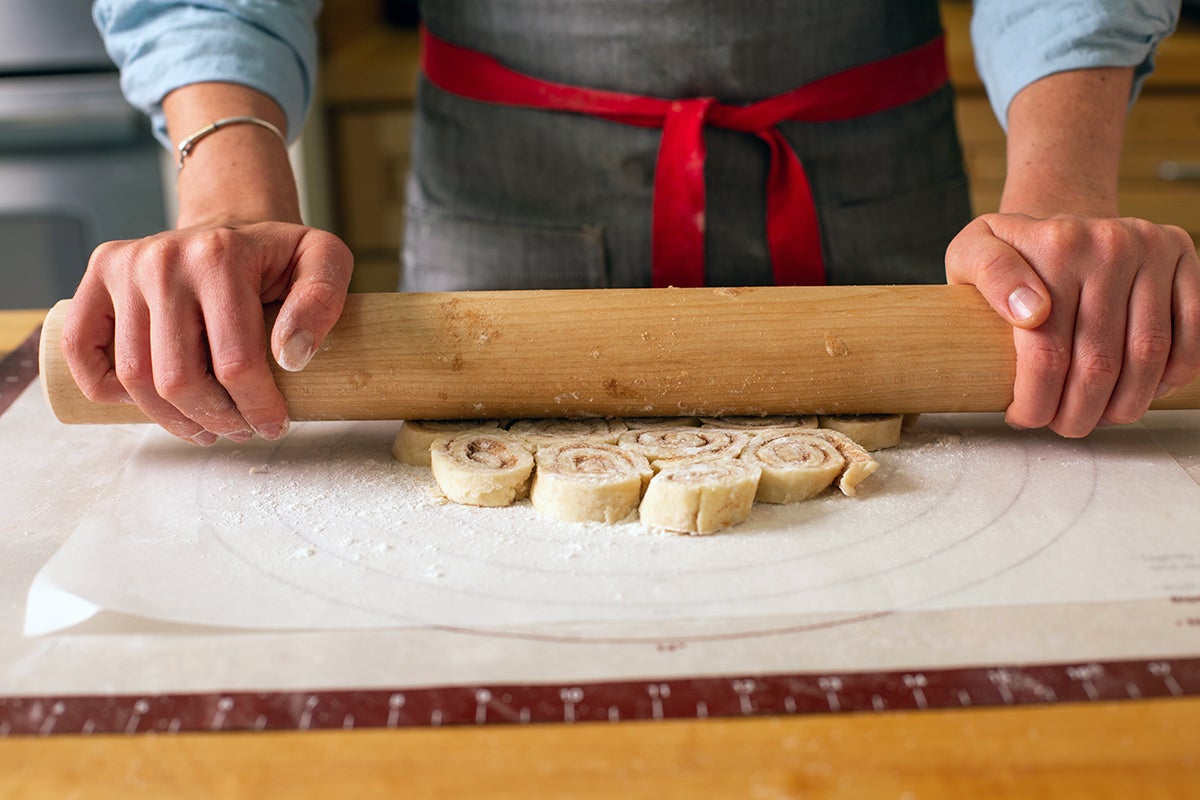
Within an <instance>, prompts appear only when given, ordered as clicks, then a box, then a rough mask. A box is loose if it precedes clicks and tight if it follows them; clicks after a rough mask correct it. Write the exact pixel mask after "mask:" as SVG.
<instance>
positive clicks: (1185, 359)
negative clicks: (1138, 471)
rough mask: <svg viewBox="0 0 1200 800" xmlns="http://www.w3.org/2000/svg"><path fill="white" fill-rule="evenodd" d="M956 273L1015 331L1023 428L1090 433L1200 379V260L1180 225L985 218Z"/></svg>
mask: <svg viewBox="0 0 1200 800" xmlns="http://www.w3.org/2000/svg"><path fill="white" fill-rule="evenodd" d="M946 277H947V279H948V280H949V282H950V283H969V284H974V285H975V286H976V287H977V288H978V289H979V291H980V292H981V293H982V294H983V296H984V298H985V299H986V300H987V301H988V303H989V304H990V305H991V306H992V308H993V309H995V311H996V313H998V314H999V315H1000V316H1001V317H1003V318H1004V319H1005V320H1007V321H1008V322H1009V323H1011V324H1012V325H1013V326H1014V330H1013V339H1014V344H1015V346H1016V351H1017V375H1016V381H1015V383H1014V385H1013V402H1012V405H1010V406H1009V407H1008V411H1007V413H1006V415H1005V419H1006V421H1007V422H1008V423H1009V424H1010V425H1012V426H1013V427H1016V428H1040V427H1043V426H1048V427H1049V428H1050V429H1051V430H1053V431H1054V432H1056V433H1058V434H1059V435H1061V436H1067V437H1080V436H1086V435H1087V434H1088V433H1090V432H1091V431H1092V429H1093V428H1095V427H1096V426H1097V425H1104V424H1122V423H1129V422H1134V421H1136V420H1138V419H1140V418H1141V417H1142V415H1143V414H1145V413H1146V410H1147V409H1148V408H1149V406H1150V402H1151V401H1152V400H1153V399H1155V398H1156V397H1160V396H1162V395H1163V394H1166V393H1167V392H1169V391H1170V390H1172V389H1175V388H1177V387H1180V386H1183V385H1185V384H1187V383H1188V382H1190V381H1191V380H1192V379H1193V378H1195V377H1196V375H1197V374H1200V260H1197V256H1196V248H1195V245H1194V244H1193V242H1192V240H1191V237H1189V236H1188V234H1187V233H1186V232H1185V231H1183V230H1181V229H1179V228H1176V227H1173V226H1169V225H1155V224H1153V223H1150V222H1146V221H1145V220H1140V219H1128V218H1121V219H1118V218H1104V217H1082V216H1071V215H1059V216H1054V217H1049V218H1045V219H1038V218H1034V217H1030V216H1027V215H1025V214H986V215H984V216H982V217H979V218H978V219H976V220H974V221H973V222H971V223H970V224H969V225H967V227H966V228H964V229H963V230H962V231H961V232H960V233H959V234H958V236H956V237H955V238H954V241H952V242H951V243H950V246H949V248H948V249H947V250H946Z"/></svg>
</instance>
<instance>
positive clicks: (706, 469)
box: [639, 460, 762, 534]
mask: <svg viewBox="0 0 1200 800" xmlns="http://www.w3.org/2000/svg"><path fill="white" fill-rule="evenodd" d="M761 474H762V470H761V469H759V467H757V466H755V465H753V464H750V463H748V462H745V461H736V460H731V461H695V462H692V463H686V464H675V465H673V466H669V467H666V468H665V469H663V470H662V471H661V472H659V473H658V474H657V475H655V476H654V479H653V480H651V481H650V485H649V486H648V487H647V488H646V496H645V497H644V498H643V499H642V505H641V508H640V509H639V510H640V513H641V519H642V524H643V525H646V526H648V527H651V528H662V529H664V530H668V531H675V532H678V533H691V534H705V533H714V532H715V531H720V530H724V529H726V528H731V527H733V526H734V525H737V524H738V523H739V522H743V521H745V519H746V518H747V517H749V516H750V510H751V508H752V507H753V506H754V495H755V493H756V491H757V489H758V481H759V477H760V475H761Z"/></svg>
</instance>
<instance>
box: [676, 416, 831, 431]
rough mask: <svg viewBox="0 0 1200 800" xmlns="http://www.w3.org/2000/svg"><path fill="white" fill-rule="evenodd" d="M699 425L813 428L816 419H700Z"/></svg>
mask: <svg viewBox="0 0 1200 800" xmlns="http://www.w3.org/2000/svg"><path fill="white" fill-rule="evenodd" d="M700 424H701V425H704V426H705V427H709V428H732V429H733V430H739V431H745V430H759V429H762V428H815V427H817V418H816V417H779V416H776V417H701V418H700Z"/></svg>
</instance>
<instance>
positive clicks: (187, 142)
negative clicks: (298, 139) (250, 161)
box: [177, 117, 288, 169]
mask: <svg viewBox="0 0 1200 800" xmlns="http://www.w3.org/2000/svg"><path fill="white" fill-rule="evenodd" d="M229 125H257V126H259V127H260V128H266V129H267V130H269V131H270V132H271V133H273V134H275V135H276V136H277V137H279V141H281V142H283V148H284V149H285V150H286V149H287V146H288V140H287V137H286V136H284V135H283V131H281V130H279V128H276V127H275V126H274V125H272V124H271V123H269V122H267V121H266V120H265V119H259V118H258V117H225V118H224V119H219V120H217V121H216V122H210V123H209V124H207V125H205V126H204V127H203V128H201V129H200V130H198V131H196V132H195V133H193V134H191V135H190V136H188V137H186V138H185V139H184V140H183V141H182V142H180V143H179V147H178V150H179V164H178V165H177V166H178V168H179V169H183V160H184V159H185V158H187V157H188V156H189V155H191V153H192V148H194V147H195V146H196V143H197V142H199V141H200V140H201V139H203V138H204V137H205V136H208V135H209V134H210V133H215V132H216V131H219V130H220V129H221V128H224V127H227V126H229Z"/></svg>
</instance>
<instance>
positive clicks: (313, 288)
mask: <svg viewBox="0 0 1200 800" xmlns="http://www.w3.org/2000/svg"><path fill="white" fill-rule="evenodd" d="M303 299H304V301H305V302H306V303H308V304H310V305H313V306H316V307H317V308H319V309H320V310H321V311H322V312H324V313H326V314H328V315H330V316H332V315H335V314H337V313H338V312H339V311H340V309H341V307H342V303H343V302H344V300H345V291H344V290H343V289H342V288H341V287H340V286H339V285H338V284H335V283H334V282H333V281H331V280H329V279H327V278H314V279H313V280H312V281H310V282H308V283H306V284H305V286H304V298H303Z"/></svg>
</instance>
